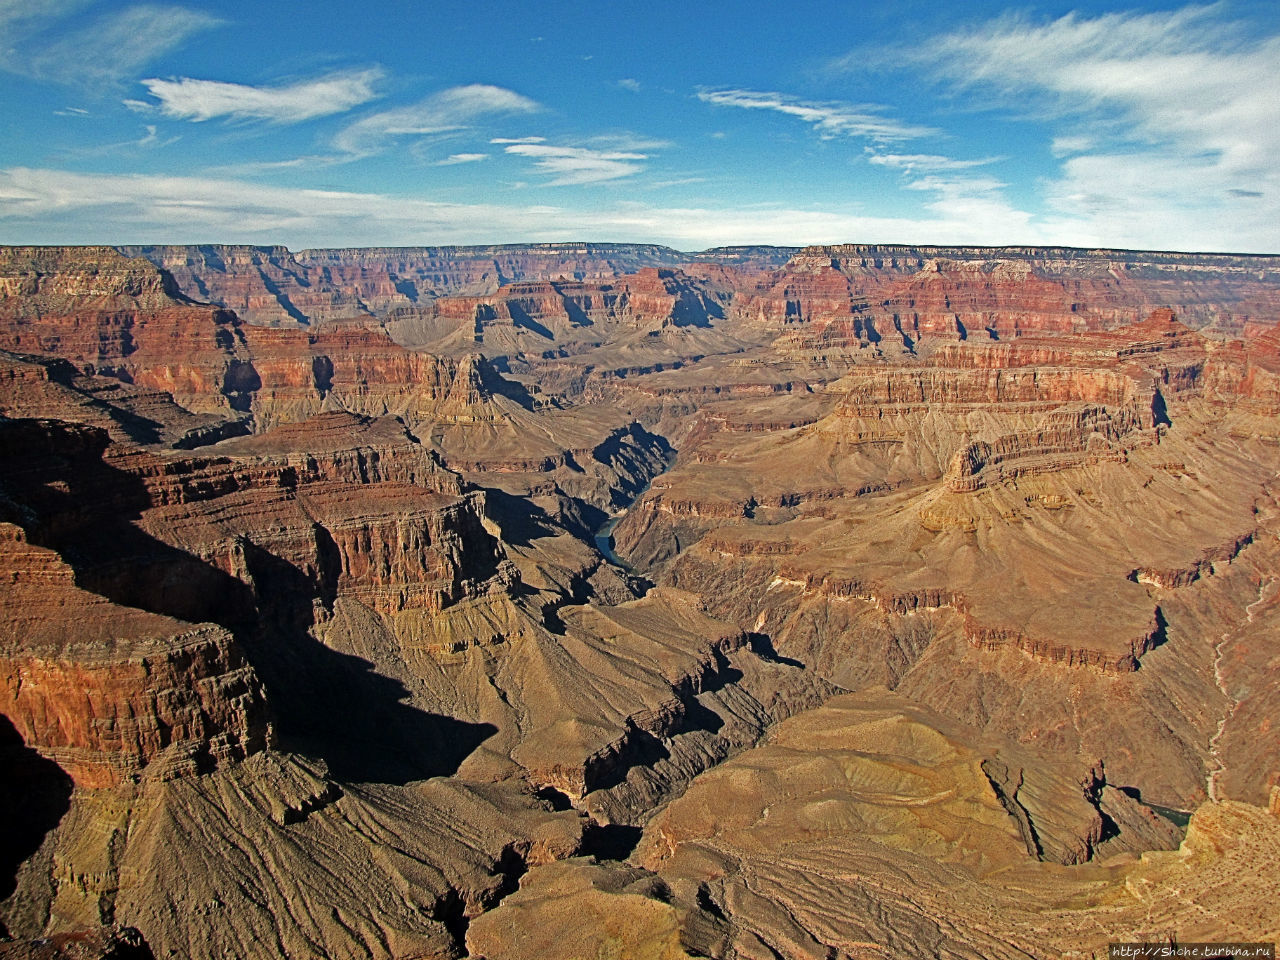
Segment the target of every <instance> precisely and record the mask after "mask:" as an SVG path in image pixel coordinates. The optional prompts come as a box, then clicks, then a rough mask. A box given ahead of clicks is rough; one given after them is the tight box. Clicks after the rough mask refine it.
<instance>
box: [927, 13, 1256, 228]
mask: <svg viewBox="0 0 1280 960" xmlns="http://www.w3.org/2000/svg"><path fill="white" fill-rule="evenodd" d="M1225 10H1226V8H1225V7H1223V6H1222V5H1217V4H1215V5H1212V6H1192V7H1185V8H1183V9H1180V10H1174V11H1161V12H1154V13H1111V14H1106V15H1103V16H1098V17H1093V18H1086V17H1081V16H1077V15H1075V14H1071V15H1068V16H1065V17H1061V18H1059V19H1057V20H1053V21H1048V22H1034V21H1032V20H1029V19H1027V18H1026V17H1012V16H1010V17H1004V18H1001V19H999V20H997V21H995V22H994V23H993V24H988V25H985V26H983V27H981V28H978V29H975V30H972V31H964V32H958V33H954V34H951V35H948V36H945V37H942V38H940V39H938V40H936V41H934V42H933V43H930V44H927V45H925V47H924V48H923V50H922V51H921V52H920V54H919V62H921V63H927V64H930V65H931V66H932V67H933V68H934V69H936V70H939V71H941V72H942V74H943V75H944V76H946V77H947V78H948V80H949V81H950V82H952V83H953V84H955V85H956V86H958V87H960V88H972V87H975V86H983V87H985V88H987V89H991V90H994V91H996V95H997V96H999V97H1000V98H1001V99H1000V100H999V101H997V104H999V105H1003V106H1007V107H1014V108H1016V109H1018V110H1021V111H1024V113H1025V115H1036V116H1040V117H1046V118H1048V119H1049V120H1050V121H1058V120H1061V121H1064V122H1065V123H1066V124H1068V125H1069V127H1070V129H1068V130H1066V131H1064V132H1060V133H1057V134H1056V135H1055V136H1054V137H1053V139H1052V142H1051V144H1050V147H1051V149H1052V151H1053V152H1054V154H1055V155H1057V156H1059V157H1062V158H1064V159H1063V160H1062V165H1061V168H1060V172H1059V175H1058V177H1057V178H1056V179H1055V180H1053V181H1052V182H1050V183H1049V184H1048V185H1047V188H1046V197H1047V202H1048V204H1049V206H1050V209H1051V210H1052V211H1053V212H1054V216H1055V217H1057V218H1058V220H1057V221H1056V222H1063V221H1064V220H1065V221H1072V222H1075V223H1077V224H1082V225H1085V226H1086V227H1087V229H1088V230H1089V231H1091V232H1093V233H1095V234H1099V235H1102V236H1107V237H1117V239H1116V240H1112V241H1110V242H1115V243H1130V242H1138V241H1141V242H1143V245H1147V244H1149V243H1150V242H1151V239H1148V238H1154V240H1155V245H1170V246H1175V245H1176V246H1179V247H1181V248H1182V249H1186V248H1188V247H1191V248H1192V249H1202V250H1203V249H1227V250H1234V249H1270V250H1272V251H1275V250H1280V167H1277V165H1276V163H1275V157H1276V156H1277V155H1280V70H1277V69H1276V64H1278V63H1280V35H1277V34H1276V33H1275V32H1274V30H1273V31H1272V32H1271V33H1270V34H1269V35H1263V36H1260V37H1258V36H1255V35H1253V34H1251V33H1250V31H1249V30H1247V29H1246V28H1245V27H1244V25H1243V24H1233V23H1230V22H1227V21H1225V20H1224V19H1223V14H1224V13H1225ZM988 102H989V100H988ZM1083 126H1087V128H1088V136H1082V135H1081V133H1080V129H1081V127H1083ZM1268 224H1270V226H1268Z"/></svg>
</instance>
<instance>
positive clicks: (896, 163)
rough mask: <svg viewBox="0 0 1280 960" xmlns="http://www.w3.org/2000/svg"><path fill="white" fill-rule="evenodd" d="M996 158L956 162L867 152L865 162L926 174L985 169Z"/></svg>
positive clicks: (936, 157)
mask: <svg viewBox="0 0 1280 960" xmlns="http://www.w3.org/2000/svg"><path fill="white" fill-rule="evenodd" d="M998 159H999V158H998V157H983V158H982V159H980V160H956V159H953V158H952V157H943V156H939V155H937V154H932V153H876V152H874V151H871V150H868V152H867V160H869V161H870V162H871V163H874V164H876V165H878V166H882V167H893V168H895V169H897V170H902V171H903V172H905V173H908V174H913V173H927V172H936V171H940V170H970V169H972V168H973V167H985V166H986V165H987V164H989V163H995V162H996V161H997V160H998Z"/></svg>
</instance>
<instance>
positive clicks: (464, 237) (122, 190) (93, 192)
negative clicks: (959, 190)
mask: <svg viewBox="0 0 1280 960" xmlns="http://www.w3.org/2000/svg"><path fill="white" fill-rule="evenodd" d="M1004 216H1005V214H1004V212H1003V211H984V210H981V209H979V208H978V207H973V208H971V209H969V210H967V211H964V212H963V213H957V214H956V215H954V216H953V215H950V214H945V215H944V214H941V213H938V214H936V215H930V216H927V217H923V218H919V219H914V220H913V219H910V218H895V217H867V216H860V215H857V214H854V213H849V212H842V211H839V210H833V209H831V208H829V207H824V208H823V209H820V210H819V209H811V210H805V209H795V208H788V207H781V206H780V207H771V206H744V207H737V208H735V207H718V208H712V207H664V206H655V205H648V204H637V203H626V202H620V203H617V204H613V205H606V204H599V203H593V204H589V205H587V206H585V207H578V208H570V207H566V206H557V205H551V204H530V205H521V206H516V205H500V204H453V203H439V202H436V201H433V200H430V199H426V198H417V197H406V196H392V195H388V194H377V193H350V192H342V191H332V190H306V189H300V188H294V187H271V186H264V185H261V184H255V183H249V182H246V181H243V180H237V179H232V178H202V177H165V176H127V175H109V174H82V173H70V172H67V171H61V170H33V169H24V168H15V169H8V170H0V242H10V243H12V242H19V241H21V242H27V243H65V242H79V243H83V242H91V241H99V242H108V243H121V242H139V243H193V242H198V241H200V240H202V239H204V238H207V237H211V236H213V237H218V238H219V240H222V241H225V242H229V243H281V242H283V243H288V244H290V245H291V246H293V247H295V248H300V247H303V246H334V245H359V244H369V245H386V244H415V243H428V242H429V243H441V242H445V243H480V242H492V241H493V239H494V238H495V237H501V238H521V239H526V240H530V241H543V240H548V241H549V240H620V239H621V240H637V241H640V240H643V241H648V242H656V243H669V244H672V245H674V246H677V247H680V248H681V249H703V248H705V247H709V246H715V245H723V244H727V243H787V244H802V243H834V242H841V241H850V240H856V239H859V238H865V237H875V238H879V239H883V240H885V241H886V242H889V241H902V242H916V243H1009V242H1037V241H1038V240H1042V239H1043V238H1040V237H1039V236H1038V235H1037V234H1036V233H1034V232H1033V231H1031V230H1030V229H1028V230H1027V231H1026V232H1025V233H1023V232H1020V231H1010V230H1009V228H1008V223H1007V221H1006V220H1005V219H1003V218H1004ZM992 217H995V218H997V219H992ZM1072 239H1073V238H1072V237H1070V236H1068V237H1066V238H1065V239H1064V241H1063V242H1070V241H1071V240H1072Z"/></svg>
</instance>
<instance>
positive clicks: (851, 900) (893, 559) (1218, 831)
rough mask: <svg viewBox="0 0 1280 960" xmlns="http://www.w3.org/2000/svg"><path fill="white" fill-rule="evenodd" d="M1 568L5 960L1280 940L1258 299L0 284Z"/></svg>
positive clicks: (973, 287) (769, 256) (978, 283)
mask: <svg viewBox="0 0 1280 960" xmlns="http://www.w3.org/2000/svg"><path fill="white" fill-rule="evenodd" d="M0 557H3V563H2V564H0V583H3V587H2V588H0V768H2V769H3V771H4V772H3V775H2V776H0V806H2V807H3V812H4V818H5V822H6V823H7V824H8V825H9V829H8V831H7V836H6V838H5V840H4V843H3V848H2V849H0V957H14V958H18V957H23V958H27V957H30V958H36V957H40V958H57V957H72V956H76V957H82V956H87V957H98V958H105V957H156V958H160V957H193V958H214V957H224V956H243V957H255V956H264V957H265V956H289V957H299V958H302V957H385V958H392V957H395V958H427V957H432V958H448V960H456V958H463V957H472V958H477V960H482V958H488V960H500V958H519V957H539V958H555V957H564V958H566V960H567V958H571V957H583V956H617V957H636V958H641V957H646V958H647V957H653V958H679V957H714V958H725V960H730V958H742V960H746V958H753V960H754V958H778V957H784V958H788V960H790V958H815V960H816V958H823V960H826V958H850V960H853V958H857V960H862V958H871V957H884V956H893V957H920V958H925V957H937V956H947V957H974V958H977V957H1010V958H1013V957H1045V958H1049V957H1054V958H1056V957H1079V958H1086V957H1090V958H1092V957H1103V956H1106V955H1107V944H1108V943H1109V942H1117V941H1147V942H1152V941H1157V942H1162V943H1173V942H1194V941H1218V940H1222V941H1275V940H1278V939H1280V914H1277V912H1276V910H1275V901H1276V897H1277V894H1280V886H1278V885H1277V882H1276V880H1275V879H1274V877H1272V876H1271V875H1270V873H1269V872H1268V871H1267V870H1265V869H1258V865H1259V864H1266V863H1272V862H1275V860H1276V859H1277V858H1278V857H1280V725H1277V724H1276V723H1275V720H1274V718H1275V717H1276V716H1278V715H1280V581H1278V580H1277V575H1276V571H1277V569H1280V256H1274V257H1273V256H1258V255H1249V256H1245V255H1228V254H1203V255H1201V254H1184V253H1166V252H1146V251H1127V250H1083V249H1074V248H1030V247H1002V248H978V247H919V246H891V245H863V244H846V245H832V246H813V247H806V248H779V247H728V248H718V249H713V250H708V251H703V252H698V253H684V252H679V251H675V250H671V249H668V248H665V247H660V246H653V245H631V244H602V243H591V244H587V243H582V244H571V243H555V244H524V245H501V246H474V247H421V248H365V249H328V250H305V251H299V252H296V253H295V252H291V251H289V250H287V249H285V248H284V247H244V246H230V245H227V246H219V245H205V246H189V247H180V246H165V247H156V246H120V247H108V246H97V247H4V248H0Z"/></svg>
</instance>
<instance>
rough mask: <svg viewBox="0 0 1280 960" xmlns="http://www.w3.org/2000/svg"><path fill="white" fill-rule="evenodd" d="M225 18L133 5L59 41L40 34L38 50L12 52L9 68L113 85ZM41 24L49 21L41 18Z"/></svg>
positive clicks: (60, 9)
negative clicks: (219, 18)
mask: <svg viewBox="0 0 1280 960" xmlns="http://www.w3.org/2000/svg"><path fill="white" fill-rule="evenodd" d="M73 6H74V5H72V4H66V3H64V4H59V5H56V6H55V8H54V9H55V11H56V12H59V13H61V12H66V11H68V10H70V9H72V8H73ZM221 22H222V21H220V20H218V19H216V18H214V17H211V16H209V15H208V14H205V13H200V12H199V11H196V10H187V9H186V8H184V7H171V6H161V5H158V4H145V5H140V6H134V7H129V8H127V9H125V10H120V11H118V12H115V13H111V14H108V15H106V16H103V17H100V18H99V19H98V20H97V21H96V22H94V23H92V24H90V25H89V26H86V27H83V28H81V29H79V30H74V31H72V32H70V33H66V34H63V35H61V36H58V37H56V38H55V39H51V40H50V39H46V37H45V36H44V35H41V36H40V37H39V38H38V40H39V43H38V49H37V50H35V51H34V52H32V53H30V54H24V53H22V52H21V50H19V51H18V52H15V53H13V54H11V57H10V60H9V63H8V64H7V69H17V70H19V71H20V72H23V73H28V74H30V75H32V76H36V77H40V78H43V79H49V80H56V81H59V82H65V83H82V84H113V83H117V82H119V81H121V80H124V79H126V78H128V77H131V76H134V75H136V73H137V72H138V70H140V69H141V68H142V67H144V66H146V64H148V63H150V62H151V61H152V60H155V59H156V58H157V57H160V56H162V55H163V54H165V53H168V52H169V51H170V50H173V49H176V48H177V47H179V46H181V45H182V44H183V43H185V42H186V41H187V40H188V39H189V38H190V37H191V36H193V35H194V34H197V33H200V32H201V31H204V30H208V29H210V28H212V27H216V26H218V25H219V24H220V23H221ZM41 26H42V27H47V26H49V24H48V23H45V22H42V23H41ZM32 46H35V44H32Z"/></svg>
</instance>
